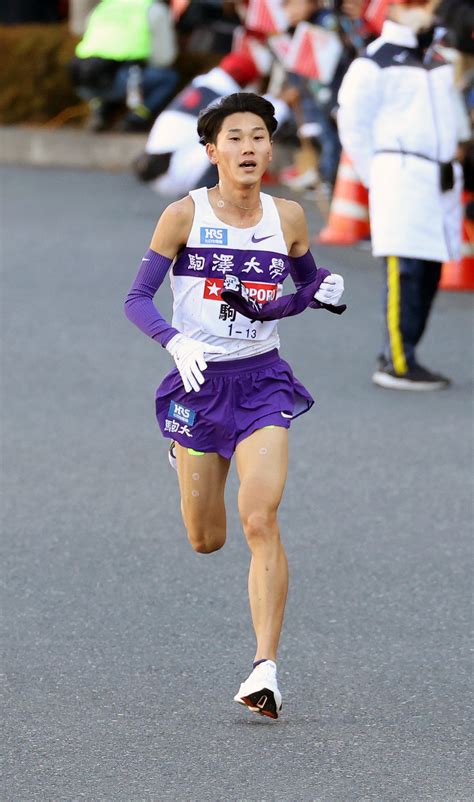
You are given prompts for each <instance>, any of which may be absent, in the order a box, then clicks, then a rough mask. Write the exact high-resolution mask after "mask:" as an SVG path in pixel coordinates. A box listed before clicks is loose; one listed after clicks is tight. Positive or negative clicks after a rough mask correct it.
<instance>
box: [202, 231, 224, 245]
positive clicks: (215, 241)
mask: <svg viewBox="0 0 474 802" xmlns="http://www.w3.org/2000/svg"><path fill="white" fill-rule="evenodd" d="M201 245H227V229H226V228H208V227H207V226H202V227H201Z"/></svg>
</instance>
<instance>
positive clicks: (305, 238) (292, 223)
mask: <svg viewBox="0 0 474 802" xmlns="http://www.w3.org/2000/svg"><path fill="white" fill-rule="evenodd" d="M275 203H276V207H277V209H278V213H279V215H280V220H281V227H282V231H283V236H284V238H285V242H286V245H287V248H288V255H289V256H293V257H296V258H297V257H298V256H303V255H304V254H305V253H306V252H307V251H308V249H309V233H308V225H307V223H306V216H305V213H304V211H303V209H302V207H301V206H300V204H299V203H296V201H290V200H285V199H284V198H275Z"/></svg>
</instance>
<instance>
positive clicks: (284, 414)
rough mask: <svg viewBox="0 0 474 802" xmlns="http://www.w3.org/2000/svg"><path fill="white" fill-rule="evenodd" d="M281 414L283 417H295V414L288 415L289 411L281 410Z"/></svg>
mask: <svg viewBox="0 0 474 802" xmlns="http://www.w3.org/2000/svg"><path fill="white" fill-rule="evenodd" d="M280 415H281V417H282V418H292V417H293V415H288V413H287V412H280Z"/></svg>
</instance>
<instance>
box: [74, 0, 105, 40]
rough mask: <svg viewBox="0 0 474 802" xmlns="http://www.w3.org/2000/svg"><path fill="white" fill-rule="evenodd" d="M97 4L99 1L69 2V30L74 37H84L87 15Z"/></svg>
mask: <svg viewBox="0 0 474 802" xmlns="http://www.w3.org/2000/svg"><path fill="white" fill-rule="evenodd" d="M98 3H99V0H70V2H69V30H70V31H71V32H72V33H73V34H74V35H75V36H84V32H85V30H86V27H87V20H88V18H89V14H90V13H91V11H92V10H93V9H94V8H95V7H96V5H97V4H98Z"/></svg>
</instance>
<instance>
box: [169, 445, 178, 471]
mask: <svg viewBox="0 0 474 802" xmlns="http://www.w3.org/2000/svg"><path fill="white" fill-rule="evenodd" d="M168 461H169V464H170V465H171V467H172V468H174V470H175V471H177V470H178V463H177V460H176V443H175V442H174V440H172V441H171V443H170V447H169V449H168Z"/></svg>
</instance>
